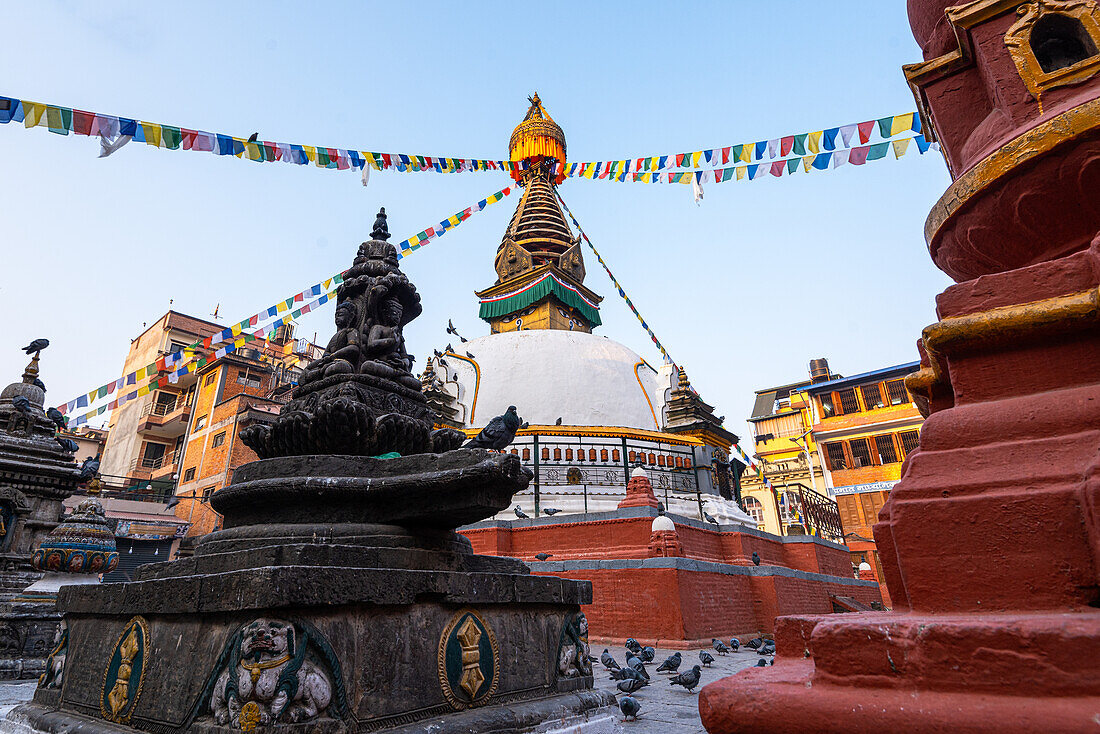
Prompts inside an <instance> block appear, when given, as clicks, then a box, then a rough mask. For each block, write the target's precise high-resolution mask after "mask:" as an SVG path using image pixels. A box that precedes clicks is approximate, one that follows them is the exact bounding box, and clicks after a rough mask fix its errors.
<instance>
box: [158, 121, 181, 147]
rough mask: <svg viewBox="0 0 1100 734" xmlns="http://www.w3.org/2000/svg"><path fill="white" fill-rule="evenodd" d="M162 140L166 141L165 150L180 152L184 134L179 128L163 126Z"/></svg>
mask: <svg viewBox="0 0 1100 734" xmlns="http://www.w3.org/2000/svg"><path fill="white" fill-rule="evenodd" d="M161 140H163V141H164V147H165V148H168V149H169V150H178V149H179V147H180V141H182V140H183V133H182V132H180V129H179V128H178V127H170V126H168V125H162V126H161Z"/></svg>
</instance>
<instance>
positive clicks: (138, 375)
mask: <svg viewBox="0 0 1100 734" xmlns="http://www.w3.org/2000/svg"><path fill="white" fill-rule="evenodd" d="M134 379H135V380H144V379H145V368H144V367H141V368H139V369H138V371H137V372H135V373H134Z"/></svg>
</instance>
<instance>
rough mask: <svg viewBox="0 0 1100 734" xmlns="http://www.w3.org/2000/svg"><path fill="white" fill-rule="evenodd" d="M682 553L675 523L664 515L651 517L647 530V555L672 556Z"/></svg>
mask: <svg viewBox="0 0 1100 734" xmlns="http://www.w3.org/2000/svg"><path fill="white" fill-rule="evenodd" d="M682 555H684V544H683V543H681V542H680V535H679V534H678V533H677V532H676V525H675V524H674V523H673V522H672V520H671V519H669V518H668V517H666V516H665V515H661V516H659V517H656V518H654V519H653V525H651V526H650V532H649V557H650V558H672V557H679V556H682Z"/></svg>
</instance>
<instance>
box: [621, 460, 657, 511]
mask: <svg viewBox="0 0 1100 734" xmlns="http://www.w3.org/2000/svg"><path fill="white" fill-rule="evenodd" d="M659 504H660V503H659V502H658V501H657V497H656V496H655V495H654V494H653V485H652V484H651V483H650V481H649V477H648V476H647V475H646V473H645V469H643V468H642V467H640V466H639V467H637V468H635V469H634V471H632V472H631V473H630V481H629V482H627V483H626V497H624V498H623V499H622V501H621V502H619V509H620V510H621V509H623V508H625V507H652V508H653V509H657V506H658V505H659Z"/></svg>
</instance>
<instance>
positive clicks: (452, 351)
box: [443, 343, 455, 354]
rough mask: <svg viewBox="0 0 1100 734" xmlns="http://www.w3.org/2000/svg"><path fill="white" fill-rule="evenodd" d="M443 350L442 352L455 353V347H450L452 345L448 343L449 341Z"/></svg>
mask: <svg viewBox="0 0 1100 734" xmlns="http://www.w3.org/2000/svg"><path fill="white" fill-rule="evenodd" d="M443 351H444V352H450V353H451V354H455V348H454V347H452V346H451V345H450V343H448V344H447V348H446V349H444V350H443Z"/></svg>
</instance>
